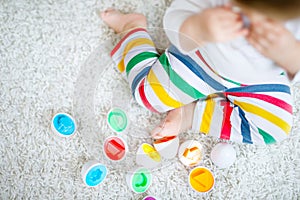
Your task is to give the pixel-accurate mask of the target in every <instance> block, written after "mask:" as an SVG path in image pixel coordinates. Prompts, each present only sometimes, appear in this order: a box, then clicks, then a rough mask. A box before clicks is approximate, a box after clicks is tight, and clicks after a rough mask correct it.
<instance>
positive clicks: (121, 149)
mask: <svg viewBox="0 0 300 200" xmlns="http://www.w3.org/2000/svg"><path fill="white" fill-rule="evenodd" d="M127 151H128V147H127V143H126V141H125V140H124V139H122V138H121V137H117V136H111V137H108V138H106V139H105V141H104V144H103V152H104V155H105V156H106V158H108V159H109V160H112V161H121V160H123V159H124V158H125V156H126V153H127Z"/></svg>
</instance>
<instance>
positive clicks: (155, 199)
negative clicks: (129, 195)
mask: <svg viewBox="0 0 300 200" xmlns="http://www.w3.org/2000/svg"><path fill="white" fill-rule="evenodd" d="M143 200H158V198H156V197H154V196H145V197H144V198H143Z"/></svg>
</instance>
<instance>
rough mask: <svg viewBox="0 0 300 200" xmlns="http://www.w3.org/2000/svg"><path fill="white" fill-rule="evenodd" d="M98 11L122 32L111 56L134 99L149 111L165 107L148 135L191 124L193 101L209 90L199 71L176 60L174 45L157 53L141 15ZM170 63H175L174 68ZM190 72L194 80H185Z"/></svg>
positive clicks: (177, 130)
mask: <svg viewBox="0 0 300 200" xmlns="http://www.w3.org/2000/svg"><path fill="white" fill-rule="evenodd" d="M100 15H101V18H102V19H103V20H104V22H105V23H107V24H108V25H109V26H110V27H111V28H112V29H114V30H115V31H116V32H117V33H122V34H123V35H125V36H124V37H123V39H122V40H121V41H120V42H119V43H118V44H117V45H116V47H115V48H114V50H113V51H112V53H111V56H112V58H113V60H114V61H115V62H116V64H117V66H118V69H119V71H120V72H121V73H122V74H123V75H124V76H126V78H127V80H128V82H129V85H130V87H131V89H132V93H133V96H134V97H135V99H136V100H137V102H138V103H139V104H141V105H142V106H144V107H146V108H147V109H148V110H150V111H153V112H167V111H169V113H168V115H167V117H166V119H165V120H163V121H162V123H161V124H160V125H159V126H158V127H157V128H155V129H154V130H153V131H152V133H151V134H152V136H153V137H155V138H159V137H163V136H171V135H178V134H179V133H180V132H182V131H185V130H187V129H189V128H191V125H192V119H193V110H194V107H195V103H193V102H195V101H196V100H197V99H199V98H204V97H205V94H208V93H210V92H211V90H207V88H210V87H205V86H206V83H205V81H204V80H200V81H198V80H197V79H198V78H200V77H202V74H198V75H194V74H193V71H194V70H195V69H190V68H189V67H187V66H186V62H185V61H179V60H180V57H181V56H182V55H179V54H178V52H177V50H175V49H174V47H173V50H174V51H172V52H171V51H168V50H167V51H166V52H165V53H164V54H162V55H159V54H158V52H157V51H156V49H155V46H154V44H153V41H152V39H151V37H150V36H149V34H148V33H147V31H146V29H145V27H146V25H147V24H146V18H145V17H144V16H143V15H141V14H136V13H134V14H122V13H120V12H119V11H116V10H108V11H106V12H103V13H101V14H100ZM140 27H144V28H140ZM171 49H172V48H171ZM176 56H177V58H176ZM190 65H191V66H190V67H192V68H193V67H194V65H193V64H190ZM173 66H176V67H177V69H176V71H175V70H174V69H173ZM191 76H192V77H194V78H195V80H188V79H190V78H191ZM203 86H204V87H203Z"/></svg>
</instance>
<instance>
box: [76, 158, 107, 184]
mask: <svg viewBox="0 0 300 200" xmlns="http://www.w3.org/2000/svg"><path fill="white" fill-rule="evenodd" d="M106 175H107V168H106V166H105V165H103V164H101V163H99V162H98V161H96V160H91V161H89V162H87V163H86V164H84V165H83V167H82V170H81V176H82V180H83V182H84V183H85V185H87V186H89V187H96V186H98V185H99V184H100V183H102V182H103V181H104V180H105V178H106Z"/></svg>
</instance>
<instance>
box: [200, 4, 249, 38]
mask: <svg viewBox="0 0 300 200" xmlns="http://www.w3.org/2000/svg"><path fill="white" fill-rule="evenodd" d="M199 23H200V24H199V25H198V28H199V29H200V30H199V31H201V34H200V36H201V37H202V39H203V40H204V41H206V42H227V41H230V40H232V39H235V38H237V37H240V36H246V35H247V33H248V30H247V29H246V28H243V20H242V18H241V16H240V14H239V13H235V12H233V11H232V10H231V8H229V7H216V8H210V9H206V10H204V11H203V12H202V13H200V14H199Z"/></svg>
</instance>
